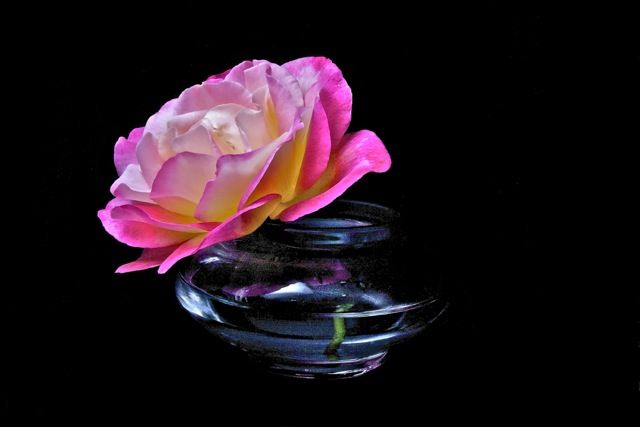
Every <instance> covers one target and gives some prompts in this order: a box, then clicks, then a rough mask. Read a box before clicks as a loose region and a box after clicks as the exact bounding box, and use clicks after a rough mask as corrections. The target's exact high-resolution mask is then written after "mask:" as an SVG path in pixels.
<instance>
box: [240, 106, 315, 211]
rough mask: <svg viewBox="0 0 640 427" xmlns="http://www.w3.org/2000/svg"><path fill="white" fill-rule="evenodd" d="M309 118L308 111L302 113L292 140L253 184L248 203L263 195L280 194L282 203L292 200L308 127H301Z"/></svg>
mask: <svg viewBox="0 0 640 427" xmlns="http://www.w3.org/2000/svg"><path fill="white" fill-rule="evenodd" d="M310 117H311V110H310V109H306V110H305V111H302V117H301V119H302V121H301V122H297V125H296V127H295V128H294V129H293V130H294V131H295V132H296V133H295V134H294V135H292V137H293V140H292V141H290V142H288V143H287V144H284V145H283V146H282V147H281V148H280V149H279V150H278V151H277V152H276V154H275V156H274V157H273V158H272V159H270V160H269V163H268V164H267V166H268V168H267V169H266V170H265V171H264V172H263V173H261V174H260V175H259V177H260V179H259V180H257V182H256V183H255V184H256V186H255V190H254V191H253V193H252V194H251V196H250V197H249V198H248V199H246V200H247V201H248V203H251V202H253V201H254V200H257V199H259V198H260V197H263V196H264V195H265V194H280V195H281V196H282V200H284V201H288V200H291V199H292V198H293V196H294V190H295V188H296V183H297V181H298V176H299V174H300V167H301V165H302V160H303V157H304V150H305V145H306V141H307V131H308V126H307V127H305V128H304V129H303V127H304V123H309V121H310ZM243 200H244V198H243Z"/></svg>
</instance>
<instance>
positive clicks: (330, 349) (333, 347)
mask: <svg viewBox="0 0 640 427" xmlns="http://www.w3.org/2000/svg"><path fill="white" fill-rule="evenodd" d="M351 307H353V304H341V305H339V306H338V308H336V311H335V312H336V313H344V312H345V311H347V310H349V309H350V308H351ZM346 334H347V328H346V327H345V326H344V317H334V318H333V338H332V339H331V342H330V343H329V345H327V348H325V349H324V354H326V355H327V357H328V358H329V360H337V359H338V354H337V353H338V347H340V344H342V341H344V337H345V336H346Z"/></svg>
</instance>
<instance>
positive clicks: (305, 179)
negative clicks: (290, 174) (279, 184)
mask: <svg viewBox="0 0 640 427" xmlns="http://www.w3.org/2000/svg"><path fill="white" fill-rule="evenodd" d="M330 155H331V132H330V130H329V122H328V120H327V115H326V113H325V111H324V107H323V106H322V103H321V102H320V100H319V99H316V104H315V108H314V109H313V113H312V116H311V120H310V123H309V130H308V134H307V141H306V148H305V152H304V158H303V160H302V169H301V171H300V178H299V181H298V185H299V186H300V188H301V189H302V190H306V189H307V188H309V187H311V186H312V185H313V184H314V183H315V182H316V181H317V180H318V178H320V176H321V175H322V173H323V172H324V171H325V169H326V168H327V164H328V163H329V157H330Z"/></svg>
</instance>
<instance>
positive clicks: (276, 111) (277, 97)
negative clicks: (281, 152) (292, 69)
mask: <svg viewBox="0 0 640 427" xmlns="http://www.w3.org/2000/svg"><path fill="white" fill-rule="evenodd" d="M272 72H273V75H271V76H267V83H268V87H269V99H270V100H271V102H267V103H266V105H264V106H263V109H264V110H265V111H266V112H267V117H270V116H272V117H275V119H276V120H277V123H278V130H279V132H285V131H286V130H287V129H289V128H290V127H291V124H292V123H293V120H294V119H295V117H296V116H297V115H298V110H299V109H300V108H301V107H302V106H303V105H304V100H303V98H302V92H301V90H300V87H299V86H298V82H296V80H295V79H294V78H293V77H292V76H291V75H290V74H289V73H288V72H286V71H285V70H284V69H282V68H279V67H272Z"/></svg>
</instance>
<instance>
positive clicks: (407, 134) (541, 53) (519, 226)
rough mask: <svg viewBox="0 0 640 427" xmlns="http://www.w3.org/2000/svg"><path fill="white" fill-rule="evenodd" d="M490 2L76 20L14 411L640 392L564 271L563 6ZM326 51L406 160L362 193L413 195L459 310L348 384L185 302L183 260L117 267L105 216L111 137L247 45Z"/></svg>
mask: <svg viewBox="0 0 640 427" xmlns="http://www.w3.org/2000/svg"><path fill="white" fill-rule="evenodd" d="M287 12H289V13H291V14H292V15H294V16H295V15H296V13H295V10H291V9H287ZM481 12H482V13H478V14H476V13H473V14H469V15H464V16H462V15H460V14H453V15H447V16H446V17H445V16H442V15H439V14H438V13H433V14H432V13H429V12H428V11H423V12H418V11H406V13H405V14H403V15H401V16H400V15H396V14H395V13H388V14H387V13H386V11H385V10H377V11H375V14H374V12H373V11H372V12H371V13H372V14H374V15H375V18H374V17H367V16H364V15H360V16H347V14H344V13H341V14H336V13H334V12H332V11H325V12H316V13H312V14H304V17H296V18H294V19H291V20H287V19H284V18H280V20H284V23H283V22H280V21H278V18H275V17H272V16H271V15H261V14H259V13H257V14H255V15H253V16H249V15H243V18H242V19H238V18H237V17H233V15H228V12H227V11H222V10H219V11H218V13H216V14H214V15H215V16H211V18H210V19H208V18H207V16H206V13H205V11H202V10H196V9H191V10H189V11H188V13H185V14H184V16H183V15H182V14H181V13H180V12H178V11H176V12H175V15H172V13H171V12H167V13H166V14H165V16H163V17H162V18H163V19H154V20H149V19H148V20H145V19H142V18H137V17H136V18H133V17H131V16H128V15H127V14H121V15H119V18H117V19H114V20H107V21H106V22H107V24H98V23H97V22H98V21H96V22H95V23H94V22H93V21H88V20H78V21H75V20H69V22H67V21H58V22H57V24H56V25H54V28H52V30H51V31H50V32H49V33H46V34H48V35H47V37H44V38H43V40H42V41H41V47H43V49H42V52H43V54H42V56H41V59H39V60H37V62H38V65H39V66H40V68H39V69H40V70H42V71H41V72H42V76H41V78H40V83H41V85H42V90H43V91H44V93H46V94H47V100H48V102H47V106H46V110H47V114H46V115H43V120H44V126H45V127H46V128H47V129H48V132H47V133H48V135H50V136H49V137H48V138H45V139H39V141H40V142H41V143H40V144H38V145H37V150H38V153H39V158H40V159H41V160H42V165H43V166H42V170H43V171H44V174H43V180H42V182H41V185H40V186H39V191H41V192H42V194H40V197H39V198H37V199H35V201H34V202H33V203H34V205H33V206H32V209H33V210H34V211H37V212H43V213H46V215H44V217H43V218H40V222H39V223H40V224H41V226H42V230H43V235H42V236H41V237H40V239H41V241H40V242H39V245H38V252H39V253H41V254H42V255H43V259H42V260H39V261H37V262H34V263H33V264H32V266H31V268H33V269H36V270H37V271H35V272H34V273H36V274H37V276H38V277H39V278H40V279H39V280H37V281H35V283H33V284H32V285H31V287H32V289H33V290H35V291H36V292H35V294H36V295H37V296H36V297H35V298H31V299H27V300H25V301H23V302H21V303H20V304H15V305H14V306H12V307H10V313H11V316H12V318H13V319H15V320H16V323H19V324H20V326H23V325H24V331H25V332H24V333H21V331H22V330H21V329H20V328H18V335H19V343H20V345H19V346H20V347H21V348H23V349H25V351H24V354H22V355H21V356H20V357H21V362H22V363H21V366H22V367H26V370H27V371H28V374H22V375H20V376H19V378H18V380H17V381H16V382H15V383H12V385H11V387H9V393H8V397H7V399H6V400H5V407H6V408H9V409H10V410H14V411H15V412H16V413H23V411H26V412H28V413H43V414H46V415H53V414H59V415H65V416H67V415H71V414H77V413H78V412H79V411H80V412H81V411H84V410H88V411H93V413H94V414H100V413H110V414H121V413H124V412H123V411H125V410H131V409H134V410H137V411H140V412H141V413H152V412H161V413H162V412H164V411H170V410H176V411H179V412H180V411H184V412H195V413H198V412H202V413H204V414H205V415H207V416H210V417H211V419H212V421H213V420H215V419H216V417H217V416H218V414H231V415H232V416H234V417H240V418H241V419H242V420H245V421H246V422H247V423H248V422H249V421H248V420H256V421H261V422H263V423H266V424H271V423H273V424H276V425H302V424H303V420H304V418H301V417H304V416H307V417H313V418H317V419H316V421H319V422H326V423H327V424H331V423H333V424H336V425H341V422H342V421H344V420H345V419H346V417H349V416H354V417H356V418H358V417H364V416H367V417H371V418H373V419H375V418H376V416H377V415H376V414H377V413H378V411H385V413H390V411H391V412H394V411H398V412H402V413H410V412H412V411H415V413H420V414H426V413H428V411H429V410H432V409H434V408H436V407H439V405H440V404H441V403H443V402H450V403H454V404H457V405H459V406H460V407H462V408H469V407H473V405H474V404H475V403H478V402H485V401H489V402H492V404H493V405H497V406H512V404H525V405H526V404H529V403H531V402H536V404H538V405H540V407H546V406H547V405H548V404H550V403H552V402H555V403H560V404H561V405H562V404H564V403H563V402H565V399H566V396H567V395H573V394H575V392H576V391H577V390H585V387H586V388H589V387H593V386H594V384H598V387H595V388H597V389H599V390H609V391H612V392H613V391H615V390H625V389H626V390H633V389H634V388H635V389H636V391H637V383H634V379H633V375H632V374H631V371H629V370H628V369H626V368H625V369H623V370H622V371H623V372H620V373H618V372H614V371H611V370H605V371H606V372H603V371H601V370H596V369H593V368H587V367H585V363H584V360H585V356H588V355H589V354H591V352H592V351H594V347H595V344H592V343H590V342H589V339H590V338H592V337H593V336H594V335H595V334H597V332H596V331H585V328H584V324H585V323H584V322H585V320H586V319H585V317H581V316H580V315H577V314H576V313H575V311H573V310H570V308H569V307H571V306H572V304H575V301H576V299H575V291H576V287H577V286H579V285H578V284H576V283H575V282H573V281H572V280H571V277H570V276H568V275H566V274H565V273H564V272H562V269H561V268H560V267H561V265H562V264H564V263H565V262H566V258H565V257H563V251H564V249H565V246H564V244H565V243H566V240H567V236H566V235H565V234H564V230H563V227H562V225H559V221H560V218H561V217H562V215H563V214H562V209H561V206H564V205H566V203H567V199H570V198H571V197H572V195H573V193H572V192H571V191H568V192H567V191H565V189H566V187H565V185H566V184H560V182H559V178H560V174H559V173H558V171H559V170H562V169H563V168H565V167H566V166H567V164H566V157H565V154H566V153H567V151H570V150H571V148H569V147H571V145H572V144H573V142H574V141H572V140H571V138H570V134H571V129H569V128H568V126H567V123H568V122H570V121H571V120H572V119H574V118H575V117H573V116H572V115H573V114H577V113H575V112H573V113H572V112H571V111H573V110H572V108H573V106H574V105H575V103H579V102H580V100H579V99H578V100H576V99H575V98H573V96H574V93H573V92H571V89H570V87H571V85H570V84H569V83H570V82H573V76H574V74H573V70H574V67H573V66H574V65H575V64H574V61H576V60H577V59H576V56H573V51H572V49H571V47H572V45H571V43H568V42H567V41H566V39H560V38H559V37H558V36H559V34H558V32H557V29H556V27H555V24H556V23H555V22H554V21H553V20H551V19H549V18H547V17H545V16H541V15H537V14H512V13H508V12H505V11H503V10H499V9H497V8H495V7H492V6H489V7H487V8H485V9H483V10H482V11H481ZM95 13H98V12H95ZM72 21H73V22H72ZM176 21H180V22H182V24H186V25H180V26H174V25H173V24H171V23H172V22H176ZM63 30H65V31H63ZM45 53H46V54H45ZM308 55H322V56H327V57H329V58H331V59H332V60H333V61H334V62H335V63H336V64H338V66H339V67H340V68H341V69H342V70H343V73H344V75H345V77H346V79H347V81H348V82H349V84H350V86H351V88H352V90H353V93H354V109H353V121H352V124H351V127H350V129H351V130H358V129H365V128H366V129H371V130H374V131H375V132H376V133H377V134H378V135H379V136H380V137H381V138H382V140H383V141H384V142H385V144H386V146H387V148H388V150H389V152H390V153H391V157H392V160H393V166H392V169H391V171H390V172H388V173H386V174H383V175H367V176H366V177H365V178H363V179H362V180H361V181H360V182H359V183H357V184H356V185H355V186H354V187H353V188H352V189H351V190H349V192H348V194H347V195H348V196H349V197H351V198H356V199H363V200H368V201H373V202H378V203H382V204H385V205H388V206H391V207H394V208H396V209H397V210H399V211H400V212H401V213H402V215H403V218H404V222H405V223H406V224H407V226H408V230H409V241H410V245H411V246H410V250H408V251H407V256H408V257H411V258H412V259H414V260H415V263H417V265H420V264H418V263H422V264H424V265H425V266H430V265H434V266H435V267H434V268H438V269H441V270H442V271H443V272H444V276H445V278H446V283H447V289H448V292H449V294H450V298H451V301H452V305H451V310H450V313H449V317H448V320H447V322H446V323H445V324H443V325H440V326H439V327H437V328H435V329H434V330H433V331H431V332H429V333H427V334H425V335H423V336H422V337H420V338H419V339H416V340H414V341H413V342H410V343H407V344H405V345H403V346H400V347H398V348H394V349H393V351H392V352H390V354H389V359H388V361H387V362H386V364H385V365H384V366H383V367H382V368H381V369H379V370H377V371H374V372H372V373H370V374H368V375H366V376H363V377H361V378H358V379H354V380H350V381H343V382H328V383H313V382H304V381H295V380H288V379H281V378H277V377H272V376H270V375H268V374H264V373H262V372H261V371H259V370H257V369H255V368H254V367H253V366H252V365H251V364H250V363H247V361H246V360H245V359H243V358H242V357H241V355H239V354H236V353H235V352H233V351H231V350H230V349H228V348H226V347H225V346H224V345H223V344H221V343H219V342H217V341H216V340H215V339H214V338H212V337H210V336H209V335H208V334H207V333H206V332H205V331H204V329H202V328H201V327H200V326H199V325H197V324H196V323H195V322H194V321H193V320H192V319H190V318H189V317H188V315H187V314H186V313H185V312H184V311H183V310H182V309H181V308H180V307H179V306H178V304H177V301H176V299H175V296H174V294H173V274H172V272H170V273H169V274H167V275H163V276H160V275H157V274H156V273H155V271H145V272H140V273H131V274H126V275H115V274H113V271H114V269H115V268H116V267H117V266H118V265H120V264H122V263H124V262H127V261H130V260H132V259H134V258H136V257H137V255H138V250H136V249H132V248H127V247H125V246H124V245H122V244H120V243H118V242H116V241H115V240H113V239H112V238H111V237H110V236H109V235H108V234H107V233H106V232H105V231H104V230H103V229H102V227H101V224H100V222H99V220H98V218H97V216H96V212H97V211H98V210H99V209H101V208H102V207H104V205H105V204H106V203H107V202H108V201H109V200H110V194H109V190H108V189H109V186H110V184H111V183H112V182H113V180H114V179H115V178H116V173H115V169H114V167H113V164H112V150H113V144H114V143H115V140H116V139H117V137H118V136H121V135H126V134H127V133H128V132H129V130H130V129H132V128H133V127H138V126H142V125H143V124H144V122H145V120H146V118H147V117H148V116H149V115H151V114H153V113H154V112H155V111H156V110H157V109H158V108H159V106H160V105H162V103H163V102H164V101H166V100H168V99H170V98H173V97H175V96H177V95H178V94H179V92H180V91H181V90H182V89H184V88H185V87H188V86H190V85H192V84H194V83H196V82H200V81H202V80H203V79H205V78H206V77H207V76H208V75H210V74H214V73H218V72H221V71H223V70H226V69H227V68H230V67H231V66H233V65H235V64H236V63H238V62H240V61H242V60H244V59H252V58H256V59H261V58H264V59H268V60H270V61H272V62H276V63H282V62H286V61H288V60H291V59H294V58H297V57H301V56H308ZM425 268H429V267H425ZM23 304H25V305H27V307H26V308H25V306H23ZM25 310H27V311H28V313H29V314H28V316H26V317H27V319H24V317H25V316H24V312H25ZM26 325H29V326H28V327H27V326H26ZM26 331H28V332H26ZM600 338H602V337H601V336H600ZM604 345H609V346H610V347H608V348H611V351H617V350H618V347H622V346H625V347H624V348H628V347H629V346H628V345H627V343H625V344H618V343H617V342H613V340H611V342H609V341H606V342H605V343H604ZM619 361H620V362H621V364H622V365H623V366H628V362H629V359H628V358H623V359H620V360H619ZM635 372H636V373H637V370H636V371H635ZM305 414H306V415H305ZM241 425H242V423H241Z"/></svg>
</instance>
